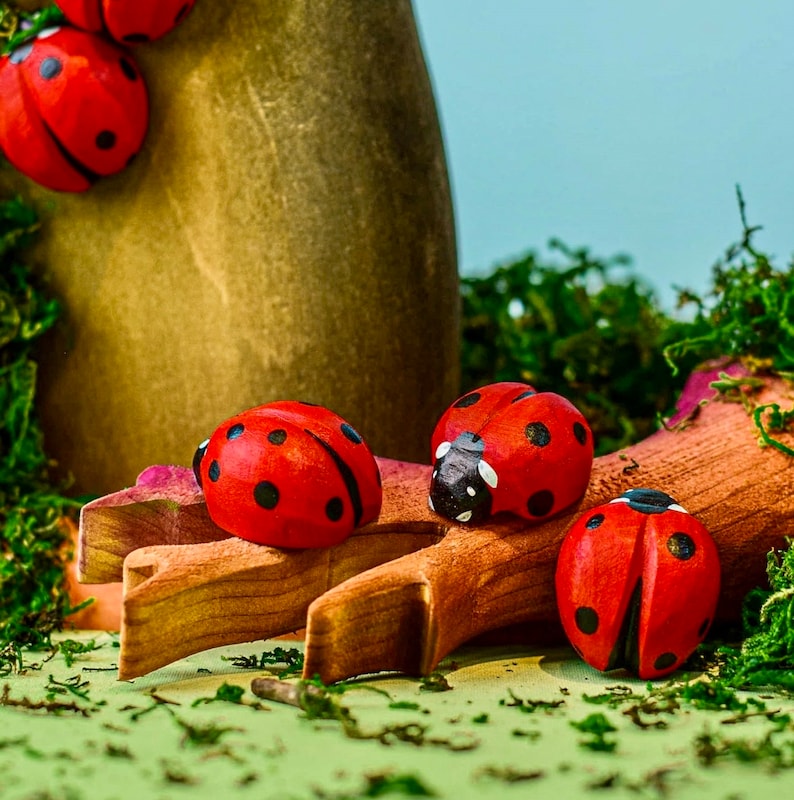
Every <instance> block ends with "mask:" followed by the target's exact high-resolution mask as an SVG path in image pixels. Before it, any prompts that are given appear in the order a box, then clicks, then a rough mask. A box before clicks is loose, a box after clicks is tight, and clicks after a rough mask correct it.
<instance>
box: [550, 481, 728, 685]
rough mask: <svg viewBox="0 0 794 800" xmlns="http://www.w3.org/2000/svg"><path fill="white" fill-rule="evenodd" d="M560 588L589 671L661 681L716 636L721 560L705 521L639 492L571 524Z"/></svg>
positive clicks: (566, 619)
mask: <svg viewBox="0 0 794 800" xmlns="http://www.w3.org/2000/svg"><path fill="white" fill-rule="evenodd" d="M555 584H556V590H557V605H558V608H559V613H560V619H561V620H562V624H563V627H564V628H565V632H566V634H567V636H568V639H569V640H570V642H571V644H572V645H573V646H574V648H575V649H576V650H577V652H578V653H579V654H580V655H581V657H582V658H583V659H584V660H585V661H586V662H587V663H588V664H590V665H591V666H593V667H595V668H596V669H599V670H603V671H609V670H612V669H619V668H623V669H626V670H628V671H630V672H632V673H634V674H636V675H638V676H639V677H640V678H643V679H653V678H661V677H663V676H664V675H667V674H668V673H670V672H672V671H673V670H675V669H676V668H678V667H679V666H680V665H681V664H682V663H683V662H684V661H685V660H686V659H687V658H688V657H689V656H690V655H691V654H692V652H694V650H695V648H696V647H697V646H698V644H700V642H701V641H702V640H703V637H704V636H705V635H706V633H707V632H708V629H709V626H710V625H711V622H712V620H713V619H714V613H715V610H716V607H717V599H718V595H719V587H720V562H719V555H718V552H717V546H716V544H715V543H714V540H713V539H712V537H711V535H710V534H709V532H708V531H707V530H706V528H705V527H704V526H703V525H702V523H700V522H699V521H698V520H697V519H695V517H693V516H692V515H691V514H688V513H687V512H686V511H685V510H684V509H683V508H682V507H681V506H680V505H678V504H677V503H676V502H675V500H674V499H673V498H672V497H670V496H669V495H667V494H665V493H663V492H660V491H656V490H653V489H631V490H629V491H628V492H626V493H625V494H623V495H621V496H620V497H619V498H617V499H616V500H613V501H612V502H611V503H607V504H605V505H602V506H598V507H596V508H593V509H591V510H590V511H588V512H587V513H586V514H583V515H582V516H581V517H580V518H579V519H578V520H577V522H576V523H575V524H574V525H573V526H572V527H571V529H570V531H569V532H568V534H567V535H566V537H565V539H564V541H563V543H562V547H561V549H560V553H559V558H558V561H557V570H556V577H555Z"/></svg>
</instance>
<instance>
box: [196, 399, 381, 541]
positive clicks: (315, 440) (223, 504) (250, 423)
mask: <svg viewBox="0 0 794 800" xmlns="http://www.w3.org/2000/svg"><path fill="white" fill-rule="evenodd" d="M193 470H194V472H195V475H196V480H197V481H198V483H199V486H201V488H202V489H203V491H204V497H205V499H206V503H207V511H208V512H209V515H210V517H211V518H212V520H213V521H214V522H215V524H216V525H218V526H220V527H221V528H223V529H224V530H226V531H228V532H229V533H232V534H234V535H235V536H239V537H240V538H242V539H247V540H249V541H251V542H256V543H258V544H266V545H271V546H274V547H286V548H306V547H327V546H330V545H334V544H338V543H339V542H341V541H343V540H344V539H345V538H347V536H349V535H350V533H352V531H353V530H354V529H355V528H357V527H359V526H361V525H364V524H366V523H367V522H371V521H372V520H374V519H375V518H376V517H377V516H378V514H379V513H380V507H381V500H382V496H383V491H382V488H381V483H380V471H379V470H378V465H377V462H376V461H375V458H374V456H373V455H372V453H371V451H370V449H369V447H368V446H367V444H366V443H365V442H364V440H363V439H362V438H361V436H360V435H359V434H358V433H357V432H356V430H355V429H354V428H353V427H352V426H351V425H349V424H348V423H347V422H345V420H344V419H342V417H340V416H338V415H337V414H335V413H334V412H333V411H329V410H328V409H327V408H323V407H322V406H316V405H312V404H309V403H301V402H298V401H292V400H285V401H280V402H275V403H268V404H266V405H262V406H257V407H256V408H252V409H249V410H248V411H245V412H243V413H242V414H238V415H237V416H235V417H232V418H231V419H228V420H226V422H224V423H223V424H222V425H220V426H219V427H218V428H217V429H216V430H215V432H214V433H213V434H212V436H210V438H209V439H208V440H207V441H205V442H203V443H202V444H201V445H200V446H199V448H198V450H197V451H196V454H195V456H194V459H193Z"/></svg>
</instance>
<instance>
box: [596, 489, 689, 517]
mask: <svg viewBox="0 0 794 800" xmlns="http://www.w3.org/2000/svg"><path fill="white" fill-rule="evenodd" d="M612 502H613V503H628V506H629V508H633V509H634V510H635V511H639V512H640V513H641V514H661V513H662V512H664V511H682V512H683V513H684V514H686V509H685V508H682V507H681V506H680V505H678V503H677V502H676V501H675V500H674V499H673V498H672V497H670V495H669V494H665V493H664V492H660V491H658V490H657V489H629V490H628V491H627V492H624V493H623V494H622V495H621V496H620V497H617V498H615V499H614V500H612Z"/></svg>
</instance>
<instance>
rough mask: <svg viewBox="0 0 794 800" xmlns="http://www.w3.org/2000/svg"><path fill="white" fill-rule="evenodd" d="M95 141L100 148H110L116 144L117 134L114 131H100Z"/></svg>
mask: <svg viewBox="0 0 794 800" xmlns="http://www.w3.org/2000/svg"><path fill="white" fill-rule="evenodd" d="M95 141H96V146H97V147H98V148H99V149H100V150H110V149H111V148H112V147H113V146H114V145H115V144H116V134H115V133H113V131H100V132H99V133H98V134H97V135H96V139H95Z"/></svg>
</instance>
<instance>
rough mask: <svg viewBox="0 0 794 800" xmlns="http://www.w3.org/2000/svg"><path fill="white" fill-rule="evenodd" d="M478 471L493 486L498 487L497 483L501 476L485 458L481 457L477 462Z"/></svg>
mask: <svg viewBox="0 0 794 800" xmlns="http://www.w3.org/2000/svg"><path fill="white" fill-rule="evenodd" d="M477 472H479V473H480V477H481V478H482V479H483V480H484V481H485V482H486V483H487V484H488V485H489V486H490V487H491V488H492V489H495V488H496V484H497V483H498V482H499V476H498V475H497V474H496V470H495V469H494V468H493V467H492V466H491V465H490V464H489V463H488V462H487V461H485V460H484V459H480V460H479V461H478V462H477Z"/></svg>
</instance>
